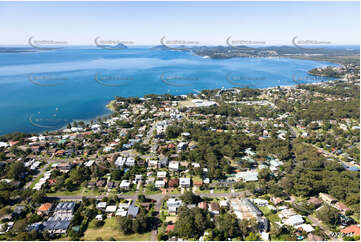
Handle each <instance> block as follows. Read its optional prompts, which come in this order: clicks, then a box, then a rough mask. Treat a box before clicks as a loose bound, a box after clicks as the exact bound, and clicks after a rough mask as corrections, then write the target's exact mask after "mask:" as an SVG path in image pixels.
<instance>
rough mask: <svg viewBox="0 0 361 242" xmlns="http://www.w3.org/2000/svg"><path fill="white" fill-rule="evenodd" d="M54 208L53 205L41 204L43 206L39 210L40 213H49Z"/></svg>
mask: <svg viewBox="0 0 361 242" xmlns="http://www.w3.org/2000/svg"><path fill="white" fill-rule="evenodd" d="M52 206H53V204H51V203H43V204H41V206H40V207H39V208H38V211H41V212H46V211H49V210H50V209H51V207H52Z"/></svg>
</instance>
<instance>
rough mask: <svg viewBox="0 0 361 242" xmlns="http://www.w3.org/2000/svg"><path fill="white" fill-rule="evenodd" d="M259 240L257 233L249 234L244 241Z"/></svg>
mask: <svg viewBox="0 0 361 242" xmlns="http://www.w3.org/2000/svg"><path fill="white" fill-rule="evenodd" d="M257 240H260V237H259V235H258V234H257V233H253V232H251V233H249V235H248V236H247V237H246V241H257Z"/></svg>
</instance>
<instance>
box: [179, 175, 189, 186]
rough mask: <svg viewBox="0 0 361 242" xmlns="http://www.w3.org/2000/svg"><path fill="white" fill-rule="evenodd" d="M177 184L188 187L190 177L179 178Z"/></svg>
mask: <svg viewBox="0 0 361 242" xmlns="http://www.w3.org/2000/svg"><path fill="white" fill-rule="evenodd" d="M179 185H180V186H181V187H190V186H191V179H190V178H187V177H182V178H180V179H179Z"/></svg>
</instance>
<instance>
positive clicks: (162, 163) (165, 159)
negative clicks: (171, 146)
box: [159, 156, 168, 167]
mask: <svg viewBox="0 0 361 242" xmlns="http://www.w3.org/2000/svg"><path fill="white" fill-rule="evenodd" d="M159 164H160V166H161V167H166V166H168V157H166V156H164V157H160V158H159Z"/></svg>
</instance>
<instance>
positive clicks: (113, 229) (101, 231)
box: [82, 218, 150, 241]
mask: <svg viewBox="0 0 361 242" xmlns="http://www.w3.org/2000/svg"><path fill="white" fill-rule="evenodd" d="M100 237H101V238H102V239H103V240H110V238H111V237H113V238H114V239H116V240H123V241H124V240H127V241H145V240H149V238H150V233H145V234H132V235H124V234H123V233H122V232H120V231H119V229H118V225H117V220H116V218H107V219H106V220H105V224H104V226H103V227H101V228H94V227H93V226H89V228H88V229H87V230H86V231H85V233H84V237H83V238H82V239H84V240H93V241H94V240H96V239H97V238H100Z"/></svg>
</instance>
